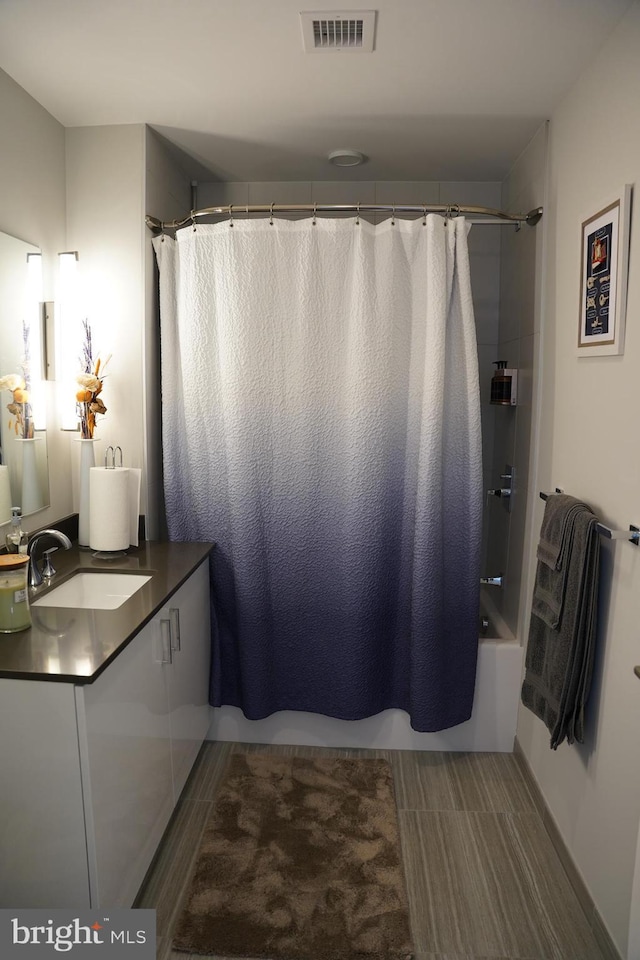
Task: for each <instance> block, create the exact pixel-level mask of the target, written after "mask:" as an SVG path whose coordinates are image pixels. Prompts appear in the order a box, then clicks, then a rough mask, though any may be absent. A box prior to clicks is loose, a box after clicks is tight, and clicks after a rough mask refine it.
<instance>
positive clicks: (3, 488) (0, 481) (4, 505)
mask: <svg viewBox="0 0 640 960" xmlns="http://www.w3.org/2000/svg"><path fill="white" fill-rule="evenodd" d="M12 506H13V504H12V503H11V483H10V481H9V467H7V466H5V465H4V464H2V463H0V523H8V521H9V520H11V507H12Z"/></svg>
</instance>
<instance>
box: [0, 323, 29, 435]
mask: <svg viewBox="0 0 640 960" xmlns="http://www.w3.org/2000/svg"><path fill="white" fill-rule="evenodd" d="M22 342H23V345H24V359H23V361H22V363H21V364H20V366H21V367H22V373H21V374H20V373H8V374H7V375H6V376H4V377H0V391H2V390H10V391H11V393H12V394H13V398H12V400H11V403H8V404H7V410H8V411H9V413H10V414H11V416H10V418H9V430H13V431H14V433H15V435H16V437H18V438H19V439H20V440H30V439H31V438H32V437H33V415H32V411H31V396H30V373H29V370H30V359H31V357H30V351H29V327H28V325H27V324H26V323H25V322H24V321H23V323H22Z"/></svg>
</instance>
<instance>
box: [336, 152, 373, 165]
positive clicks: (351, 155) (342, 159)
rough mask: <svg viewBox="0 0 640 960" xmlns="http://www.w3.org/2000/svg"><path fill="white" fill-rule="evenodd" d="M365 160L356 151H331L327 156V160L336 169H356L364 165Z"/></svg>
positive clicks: (361, 154)
mask: <svg viewBox="0 0 640 960" xmlns="http://www.w3.org/2000/svg"><path fill="white" fill-rule="evenodd" d="M366 159H367V158H366V157H365V155H364V154H363V153H360V152H359V151H358V150H332V151H331V153H330V154H329V160H330V162H331V163H333V164H335V166H336V167H357V166H358V164H360V163H364V161H365V160H366Z"/></svg>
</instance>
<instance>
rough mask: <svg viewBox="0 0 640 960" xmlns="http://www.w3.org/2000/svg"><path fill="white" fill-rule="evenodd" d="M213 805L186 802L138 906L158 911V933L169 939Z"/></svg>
mask: <svg viewBox="0 0 640 960" xmlns="http://www.w3.org/2000/svg"><path fill="white" fill-rule="evenodd" d="M211 809H212V804H210V803H205V802H204V801H201V800H182V801H181V802H180V804H179V806H178V808H177V809H176V812H175V814H174V816H173V818H172V820H171V823H170V824H169V826H168V827H167V830H166V833H165V835H164V838H163V841H162V844H161V846H160V849H159V851H158V855H157V856H156V859H155V861H154V863H153V865H152V869H151V870H150V871H149V873H148V875H147V878H146V880H145V883H144V884H143V886H142V889H141V890H140V892H139V894H138V896H137V897H136V902H135V904H134V906H136V907H139V908H143V907H148V908H150V909H153V910H155V911H156V934H157V936H158V937H162V938H163V939H164V938H165V937H169V935H170V933H171V927H172V924H173V922H174V920H175V917H176V914H177V911H178V909H179V907H180V905H181V901H182V898H183V896H184V894H185V892H186V886H187V883H188V881H189V879H190V877H191V873H192V871H193V867H194V863H195V857H196V854H197V852H198V846H199V843H200V838H201V837H202V831H203V830H204V826H205V823H206V822H207V820H208V818H209V815H210V813H211Z"/></svg>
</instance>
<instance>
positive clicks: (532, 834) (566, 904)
mask: <svg viewBox="0 0 640 960" xmlns="http://www.w3.org/2000/svg"><path fill="white" fill-rule="evenodd" d="M400 821H401V837H402V844H403V850H404V861H405V870H406V872H407V887H408V894H409V901H410V908H411V919H412V925H413V935H414V942H415V945H416V949H417V950H418V951H423V952H427V953H429V952H431V953H435V954H436V955H444V956H447V954H454V955H455V954H462V955H463V956H465V955H469V956H471V957H484V956H488V957H513V958H523V960H524V958H536V957H541V958H545V960H547V958H548V960H601V956H600V953H599V951H598V948H597V945H596V943H595V940H594V938H593V935H592V934H591V931H590V929H589V925H588V923H587V921H586V918H585V916H584V914H583V913H582V911H581V909H580V907H579V905H578V902H577V900H576V898H575V896H574V894H573V891H572V890H571V888H570V885H569V883H568V880H567V878H566V875H565V873H564V871H563V870H562V867H561V865H560V864H559V862H558V860H557V858H556V857H555V853H554V851H553V848H552V846H551V844H550V841H549V839H548V837H547V836H546V833H545V831H544V827H543V826H542V823H541V821H540V818H539V817H538V815H537V814H511V813H476V812H470V813H468V812H464V811H401V812H400Z"/></svg>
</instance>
